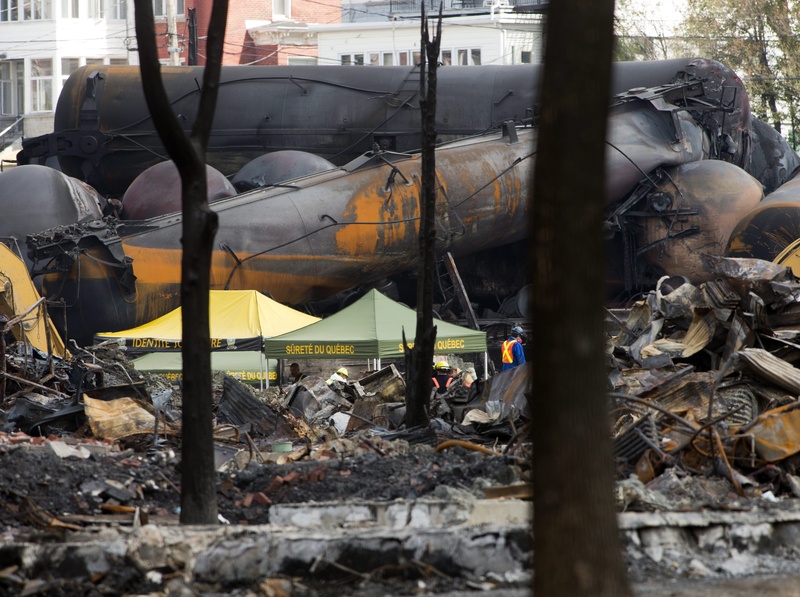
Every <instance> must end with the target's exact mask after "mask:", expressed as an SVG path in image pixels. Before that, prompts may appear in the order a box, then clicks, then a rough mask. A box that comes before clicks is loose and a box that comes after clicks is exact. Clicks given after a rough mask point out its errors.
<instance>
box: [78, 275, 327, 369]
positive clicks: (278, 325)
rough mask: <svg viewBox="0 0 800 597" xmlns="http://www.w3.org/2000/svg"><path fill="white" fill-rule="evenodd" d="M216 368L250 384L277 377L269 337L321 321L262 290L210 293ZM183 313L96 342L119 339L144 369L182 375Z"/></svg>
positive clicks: (97, 338) (172, 313)
mask: <svg viewBox="0 0 800 597" xmlns="http://www.w3.org/2000/svg"><path fill="white" fill-rule="evenodd" d="M208 316H209V332H210V335H211V368H212V370H215V371H225V372H227V373H228V374H229V375H231V376H233V377H236V378H237V379H240V380H242V381H245V382H248V383H259V384H261V383H263V382H266V383H267V384H269V380H272V379H275V380H277V366H276V364H275V363H274V362H273V364H269V363H268V361H267V359H266V358H265V356H264V352H263V350H262V349H263V345H264V338H266V337H269V336H275V335H278V334H283V333H286V332H289V331H292V330H296V329H298V328H302V327H303V326H307V325H310V324H312V323H315V322H317V321H319V320H320V319H319V317H314V316H312V315H307V314H306V313H303V312H301V311H297V310H295V309H292V308H290V307H286V306H284V305H282V304H280V303H278V302H276V301H274V300H272V299H271V298H268V297H267V296H265V295H263V294H261V293H260V292H258V291H256V290H211V291H210V292H209V309H208ZM182 317H183V316H182V311H181V308H180V307H178V308H177V309H175V310H174V311H170V312H169V313H167V314H166V315H163V316H161V317H159V318H158V319H154V320H153V321H150V322H148V323H145V324H143V325H140V326H138V327H135V328H131V329H129V330H122V331H120V332H102V333H99V334H96V335H95V337H94V340H95V342H103V341H107V340H115V341H117V342H119V344H120V347H121V349H122V350H124V351H125V352H126V353H127V354H128V355H129V356H131V357H132V358H133V361H132V363H133V365H134V366H135V367H136V368H137V369H139V370H140V371H152V372H155V373H162V374H164V375H166V376H167V377H172V378H178V377H179V376H180V375H181V373H182V371H183V362H182V359H181V339H182V336H183V331H182Z"/></svg>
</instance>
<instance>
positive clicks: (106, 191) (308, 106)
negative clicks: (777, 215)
mask: <svg viewBox="0 0 800 597" xmlns="http://www.w3.org/2000/svg"><path fill="white" fill-rule="evenodd" d="M203 71H204V69H203V67H178V66H164V67H162V69H161V75H162V79H163V82H164V86H165V89H166V92H167V96H168V97H169V98H170V100H171V102H172V105H173V107H174V110H175V113H176V114H177V115H178V117H179V120H180V122H183V123H184V125H185V128H186V130H187V132H188V131H189V130H190V129H191V127H192V125H193V123H194V121H195V117H196V114H197V107H198V102H199V97H200V88H201V85H202V77H203ZM540 75H541V67H540V65H511V66H508V65H506V66H502V65H501V66H496V65H486V66H468V67H467V66H461V67H443V68H441V69H439V71H438V76H437V78H438V81H437V110H436V131H437V134H438V137H439V139H438V140H439V141H440V142H443V141H448V140H453V139H455V138H459V137H465V136H470V135H475V134H481V133H484V132H487V131H489V130H492V129H494V128H496V127H497V126H498V125H499V124H500V123H501V122H504V121H507V120H512V121H515V122H517V123H523V122H530V121H531V120H532V119H533V117H534V112H535V104H536V96H537V90H538V84H539V78H540ZM685 79H694V80H702V81H703V84H704V86H705V92H706V95H707V96H709V97H711V98H714V99H717V100H719V101H725V102H726V103H729V104H730V105H731V106H733V108H732V109H730V110H729V111H728V113H727V114H726V118H725V119H724V121H720V123H719V128H720V136H721V137H724V138H725V139H728V140H729V143H727V145H726V147H727V149H729V150H731V149H732V151H733V152H734V155H733V156H732V158H731V161H733V162H734V163H737V165H740V166H741V167H746V166H745V164H744V161H746V160H747V159H749V158H748V155H747V150H748V147H749V145H748V144H747V143H744V142H742V138H741V137H742V134H743V132H744V131H746V129H747V125H748V122H749V115H750V114H749V106H747V105H746V103H744V104H743V103H742V102H741V101H739V99H740V98H745V100H746V97H747V95H746V94H745V93H744V92H743V86H742V82H741V80H740V79H739V78H738V76H736V73H734V72H733V71H732V70H730V69H729V68H727V67H726V66H724V65H722V64H720V63H719V62H716V61H714V60H709V59H705V58H681V59H675V60H663V61H652V62H618V63H615V65H614V70H613V81H612V91H613V93H621V92H624V91H627V90H629V89H631V88H637V87H639V88H645V87H654V86H658V85H666V84H669V83H673V82H675V81H676V80H685ZM419 85H420V80H419V69H417V68H414V67H399V66H394V67H389V66H387V67H383V66H365V67H341V66H226V67H223V68H222V73H221V81H220V86H219V97H218V101H217V110H216V113H215V116H214V124H213V127H212V130H211V137H210V139H209V144H208V164H209V165H210V166H212V167H214V168H216V169H217V170H219V171H220V172H222V173H223V174H224V175H226V176H229V177H230V176H233V175H234V174H235V173H237V172H238V171H239V170H240V169H241V168H242V167H243V166H245V164H247V163H248V162H250V161H251V160H253V159H256V158H258V157H260V156H262V155H263V154H265V153H269V152H273V151H279V150H295V151H303V152H308V153H312V154H315V155H317V156H320V157H322V158H325V159H326V160H328V161H330V162H332V163H333V164H334V165H337V166H340V165H343V164H345V163H347V162H349V161H351V160H352V159H354V158H356V157H357V156H359V155H361V154H363V153H364V152H367V151H371V150H372V149H374V148H377V149H380V150H383V151H399V152H408V151H416V150H418V149H419V148H420V117H419V97H418V94H419ZM734 100H736V101H734ZM48 158H50V160H49V162H48V163H50V162H52V161H53V160H52V158H57V159H58V163H59V167H60V169H61V170H62V171H63V172H65V173H67V174H69V175H70V176H74V177H76V178H78V179H80V180H83V181H85V182H87V183H89V184H90V185H92V186H93V187H94V188H95V189H97V190H98V191H99V192H100V193H102V194H103V195H106V196H114V197H121V196H122V194H123V193H124V192H125V190H126V189H127V187H128V185H129V184H130V183H131V182H132V181H133V180H134V179H135V178H136V177H137V176H138V175H139V174H140V173H141V172H143V171H144V170H146V169H147V168H149V167H150V166H152V165H154V164H156V163H158V162H161V161H164V160H166V159H168V156H167V155H166V152H165V150H164V148H163V145H162V144H161V141H160V140H159V137H158V134H157V133H156V131H155V126H154V124H153V121H152V119H151V118H150V115H149V112H148V109H147V105H146V102H145V99H144V94H143V91H142V84H141V75H140V72H139V67H137V66H99V65H92V66H86V67H82V68H79V69H78V70H76V71H75V72H74V73H73V74H72V75H71V76H70V77H69V79H68V80H67V82H66V84H65V86H64V89H63V90H62V92H61V95H60V97H59V100H58V104H57V107H56V113H55V121H54V132H53V133H51V134H49V135H43V136H41V137H35V138H31V139H26V140H25V141H23V149H22V151H21V152H19V154H18V156H17V159H18V161H19V163H21V164H30V163H45V161H48Z"/></svg>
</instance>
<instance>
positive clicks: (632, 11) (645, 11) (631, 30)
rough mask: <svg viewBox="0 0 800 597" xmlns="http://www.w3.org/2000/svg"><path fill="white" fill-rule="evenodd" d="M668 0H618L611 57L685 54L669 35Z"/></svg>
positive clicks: (635, 57) (665, 57)
mask: <svg viewBox="0 0 800 597" xmlns="http://www.w3.org/2000/svg"><path fill="white" fill-rule="evenodd" d="M664 2H668V4H669V5H671V4H672V2H671V0H656V1H655V2H653V1H652V0H617V2H616V3H615V7H614V61H617V62H619V61H626V60H665V59H667V58H673V57H675V56H678V55H685V54H684V51H683V43H682V40H680V39H679V38H676V37H674V36H673V35H672V27H673V25H674V23H673V21H672V20H671V19H670V18H665V16H667V17H669V16H671V11H669V10H665V9H664Z"/></svg>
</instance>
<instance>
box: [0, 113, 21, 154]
mask: <svg viewBox="0 0 800 597" xmlns="http://www.w3.org/2000/svg"><path fill="white" fill-rule="evenodd" d="M23 121H24V118H22V117H20V118H18V119H17V120H15V121H14V122H12V123H11V124H9V125H8V126H7V127H6V128H4V129H3V130H2V131H0V151H3V150H4V149H5V148H6V147H8V146H9V145H11V144H12V143H13V142H14V141H16V140H17V139H19V138H20V137H21V136H22V134H23V129H22V124H23ZM4 124H5V122H3V121H2V120H0V126H3V125H4Z"/></svg>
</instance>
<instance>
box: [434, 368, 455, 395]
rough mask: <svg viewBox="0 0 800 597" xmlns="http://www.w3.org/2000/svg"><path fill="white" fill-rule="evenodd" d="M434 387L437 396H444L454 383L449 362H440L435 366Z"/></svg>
mask: <svg viewBox="0 0 800 597" xmlns="http://www.w3.org/2000/svg"><path fill="white" fill-rule="evenodd" d="M433 372H434V375H433V387H434V388H436V393H437V394H444V393H445V392H446V391H447V388H449V387H450V384H451V383H453V376H452V375H450V365H449V364H448V363H447V361H439V362H438V363H436V364H435V365H434V366H433Z"/></svg>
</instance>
